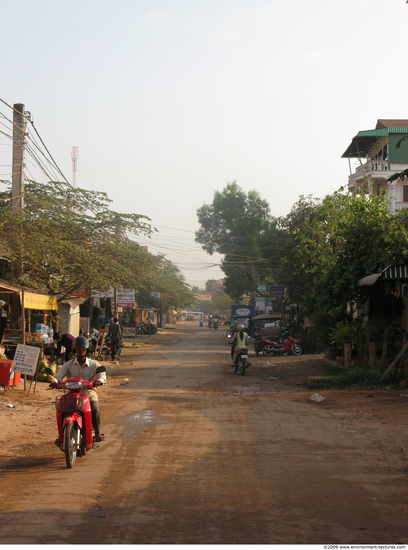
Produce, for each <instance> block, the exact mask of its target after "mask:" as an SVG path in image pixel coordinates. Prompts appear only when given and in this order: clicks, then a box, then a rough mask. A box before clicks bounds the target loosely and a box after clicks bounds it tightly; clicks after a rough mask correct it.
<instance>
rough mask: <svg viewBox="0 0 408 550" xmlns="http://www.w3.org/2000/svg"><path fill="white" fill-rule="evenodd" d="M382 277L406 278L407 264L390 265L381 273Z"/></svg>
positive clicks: (407, 275)
mask: <svg viewBox="0 0 408 550" xmlns="http://www.w3.org/2000/svg"><path fill="white" fill-rule="evenodd" d="M382 276H383V279H386V280H389V281H390V280H393V279H394V280H395V279H408V266H407V265H390V266H389V267H387V268H386V269H384V271H383V273H382Z"/></svg>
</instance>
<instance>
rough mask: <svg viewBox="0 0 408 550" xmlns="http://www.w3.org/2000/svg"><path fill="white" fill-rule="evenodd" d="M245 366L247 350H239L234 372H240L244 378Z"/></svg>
mask: <svg viewBox="0 0 408 550" xmlns="http://www.w3.org/2000/svg"><path fill="white" fill-rule="evenodd" d="M247 364H248V349H247V348H241V349H240V350H239V352H238V356H237V360H236V363H235V366H234V372H240V373H241V375H242V376H245V369H246V368H247ZM248 366H249V365H248Z"/></svg>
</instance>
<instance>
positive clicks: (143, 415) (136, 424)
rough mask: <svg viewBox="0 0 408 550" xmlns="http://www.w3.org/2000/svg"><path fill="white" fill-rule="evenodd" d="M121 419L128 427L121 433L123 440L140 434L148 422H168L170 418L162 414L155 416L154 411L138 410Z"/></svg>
mask: <svg viewBox="0 0 408 550" xmlns="http://www.w3.org/2000/svg"><path fill="white" fill-rule="evenodd" d="M121 421H122V422H124V424H126V425H127V426H128V428H127V429H126V430H125V431H124V432H123V433H122V437H123V439H124V440H125V441H127V440H128V439H130V438H131V437H133V436H134V435H136V434H140V433H141V432H142V430H143V428H144V427H145V426H147V425H148V424H169V423H170V420H169V419H168V418H164V417H163V416H157V412H156V411H148V410H144V411H138V412H137V413H131V414H129V415H127V416H125V417H122V418H121Z"/></svg>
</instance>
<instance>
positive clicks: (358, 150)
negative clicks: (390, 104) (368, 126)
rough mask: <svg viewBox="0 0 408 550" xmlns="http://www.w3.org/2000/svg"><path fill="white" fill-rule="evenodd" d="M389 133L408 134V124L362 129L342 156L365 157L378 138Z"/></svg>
mask: <svg viewBox="0 0 408 550" xmlns="http://www.w3.org/2000/svg"><path fill="white" fill-rule="evenodd" d="M402 122H404V123H406V122H408V121H405V120H404V121H402ZM389 134H408V126H398V127H397V126H395V127H387V128H378V129H376V130H362V131H361V132H359V133H358V134H357V135H356V136H354V137H353V139H352V141H351V143H350V145H349V146H348V147H347V149H346V150H345V151H344V153H343V154H342V158H348V157H354V158H363V157H365V156H366V155H367V153H368V152H369V150H370V149H371V147H372V146H373V145H374V143H376V141H377V140H378V138H381V137H387V136H388V135H389Z"/></svg>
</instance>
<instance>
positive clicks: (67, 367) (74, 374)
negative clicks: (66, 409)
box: [50, 336, 106, 441]
mask: <svg viewBox="0 0 408 550" xmlns="http://www.w3.org/2000/svg"><path fill="white" fill-rule="evenodd" d="M88 347H89V341H88V339H87V338H85V336H78V337H77V338H75V341H74V350H75V352H76V357H74V358H73V359H71V360H70V361H67V362H66V363H64V364H63V365H62V367H60V369H59V370H58V372H57V374H56V375H55V376H54V379H53V380H52V382H51V384H50V388H57V384H58V382H62V379H63V378H64V377H65V376H66V377H67V378H82V379H83V380H90V379H91V378H92V377H93V378H92V380H93V383H94V387H95V386H102V385H103V384H105V383H106V374H105V373H104V372H100V373H98V374H97V375H96V376H94V374H95V372H96V369H97V368H98V367H99V366H100V365H99V363H98V361H94V360H93V359H89V358H88V357H87V355H86V354H87V351H88ZM81 393H83V394H85V395H87V396H88V397H89V401H90V404H91V412H92V426H93V428H94V430H95V441H103V440H104V439H105V436H104V435H103V434H101V416H102V415H101V413H100V411H99V401H98V394H97V393H96V391H95V390H94V389H92V390H90V389H81Z"/></svg>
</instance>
